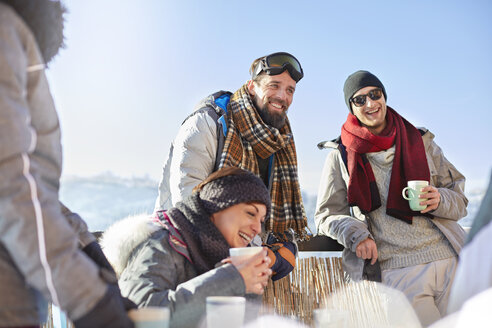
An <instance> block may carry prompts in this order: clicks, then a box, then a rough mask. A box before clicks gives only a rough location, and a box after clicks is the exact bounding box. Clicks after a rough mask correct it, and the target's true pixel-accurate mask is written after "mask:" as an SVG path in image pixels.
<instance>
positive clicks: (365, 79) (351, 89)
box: [343, 71, 388, 113]
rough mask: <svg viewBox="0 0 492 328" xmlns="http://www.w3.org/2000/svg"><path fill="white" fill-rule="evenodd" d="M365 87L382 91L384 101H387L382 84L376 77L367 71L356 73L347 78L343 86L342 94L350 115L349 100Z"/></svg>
mask: <svg viewBox="0 0 492 328" xmlns="http://www.w3.org/2000/svg"><path fill="white" fill-rule="evenodd" d="M365 87H378V88H381V89H382V90H383V95H384V99H385V100H388V96H387V95H386V90H385V89H384V85H383V83H381V81H380V80H379V79H378V78H377V77H376V75H374V74H372V73H370V72H368V71H357V72H355V73H353V74H351V75H349V77H348V78H347V80H346V81H345V84H344V85H343V94H344V96H345V103H346V104H347V107H348V108H349V110H350V112H351V113H352V107H350V98H352V96H353V95H354V94H355V93H356V92H357V91H359V90H360V89H362V88H365Z"/></svg>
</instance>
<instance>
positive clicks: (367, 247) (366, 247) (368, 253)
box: [355, 237, 378, 264]
mask: <svg viewBox="0 0 492 328" xmlns="http://www.w3.org/2000/svg"><path fill="white" fill-rule="evenodd" d="M355 254H356V255H357V257H360V258H362V259H364V260H365V259H372V261H371V264H374V263H376V260H377V259H378V248H377V246H376V243H375V242H374V240H372V239H371V238H369V237H368V238H367V239H366V240H364V241H361V242H360V243H359V245H357V247H356V248H355Z"/></svg>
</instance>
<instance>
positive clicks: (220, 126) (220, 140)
mask: <svg viewBox="0 0 492 328" xmlns="http://www.w3.org/2000/svg"><path fill="white" fill-rule="evenodd" d="M230 100H231V94H227V93H226V94H223V95H222V96H220V97H218V98H217V99H215V101H214V102H215V104H216V105H217V106H219V107H220V108H221V109H222V110H223V111H224V114H223V115H222V116H221V117H219V118H218V119H216V120H215V121H216V122H217V154H216V155H215V165H214V170H213V172H215V171H217V170H218V169H219V166H220V159H221V157H222V151H223V150H224V144H225V137H226V135H227V121H226V115H227V105H228V104H229V101H230ZM214 113H215V115H216V116H215V117H218V115H217V112H215V111H214ZM212 118H214V116H212Z"/></svg>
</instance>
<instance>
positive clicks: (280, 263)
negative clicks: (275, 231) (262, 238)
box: [263, 233, 297, 281]
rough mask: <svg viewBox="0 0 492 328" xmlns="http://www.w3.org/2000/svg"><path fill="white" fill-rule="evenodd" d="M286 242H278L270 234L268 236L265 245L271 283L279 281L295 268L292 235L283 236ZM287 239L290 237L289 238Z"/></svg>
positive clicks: (295, 252) (294, 247)
mask: <svg viewBox="0 0 492 328" xmlns="http://www.w3.org/2000/svg"><path fill="white" fill-rule="evenodd" d="M284 236H285V237H286V238H285V239H287V241H279V240H278V239H277V238H275V237H274V236H273V235H272V234H270V235H269V236H268V239H267V244H266V245H263V246H265V247H268V257H270V260H271V262H270V263H271V265H270V269H272V271H273V273H272V281H276V280H279V279H281V278H283V277H285V276H286V275H288V274H289V273H290V272H291V271H292V270H294V267H295V266H296V254H297V245H296V243H295V240H294V239H293V235H290V234H287V233H286V234H284ZM289 237H292V239H291V238H289Z"/></svg>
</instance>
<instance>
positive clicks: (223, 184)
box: [198, 171, 271, 218]
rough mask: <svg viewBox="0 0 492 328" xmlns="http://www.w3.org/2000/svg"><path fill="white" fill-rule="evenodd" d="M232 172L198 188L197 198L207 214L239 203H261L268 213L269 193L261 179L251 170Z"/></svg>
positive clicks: (267, 213) (267, 214)
mask: <svg viewBox="0 0 492 328" xmlns="http://www.w3.org/2000/svg"><path fill="white" fill-rule="evenodd" d="M244 172H245V173H244V174H233V175H226V176H223V177H220V178H218V179H216V180H213V181H210V182H208V183H207V184H205V185H204V186H203V187H202V189H201V190H199V191H198V192H199V198H200V200H201V201H202V204H203V207H204V208H205V210H206V211H207V213H208V214H209V215H212V214H214V213H217V212H219V211H222V210H225V209H226V208H228V207H231V206H233V205H236V204H240V203H261V204H265V206H266V208H267V212H266V218H268V216H269V214H270V207H271V205H270V202H271V200H270V194H269V192H268V189H267V188H266V186H265V184H264V183H263V181H262V180H261V179H260V178H258V177H257V176H256V175H254V174H253V173H251V172H247V171H244Z"/></svg>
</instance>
